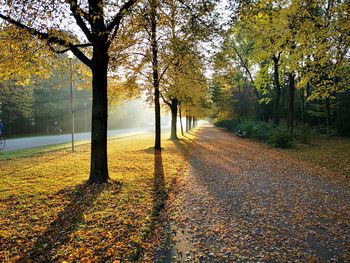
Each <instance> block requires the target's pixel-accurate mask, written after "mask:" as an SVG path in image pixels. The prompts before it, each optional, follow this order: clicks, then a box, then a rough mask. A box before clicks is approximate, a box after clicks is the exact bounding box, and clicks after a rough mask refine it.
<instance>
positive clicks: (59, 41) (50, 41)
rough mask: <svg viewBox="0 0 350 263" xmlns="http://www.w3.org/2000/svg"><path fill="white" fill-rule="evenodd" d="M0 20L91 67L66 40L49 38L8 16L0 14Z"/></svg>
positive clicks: (45, 34)
mask: <svg viewBox="0 0 350 263" xmlns="http://www.w3.org/2000/svg"><path fill="white" fill-rule="evenodd" d="M0 18H2V19H4V20H5V21H7V22H9V23H10V24H12V25H15V26H17V27H19V28H21V29H23V30H25V31H27V32H28V33H30V34H31V35H33V36H36V37H38V38H40V39H42V40H45V41H46V42H47V43H48V44H58V45H60V46H62V47H66V48H67V49H69V50H71V51H72V52H73V54H74V55H75V56H76V57H77V58H78V59H79V60H81V62H83V63H84V64H85V65H87V66H88V67H91V60H90V59H89V58H88V57H87V56H86V55H85V54H84V53H83V52H81V51H80V50H79V48H78V47H77V45H75V44H73V43H71V42H69V41H68V40H64V39H62V38H60V37H57V36H50V35H49V34H48V33H43V32H40V31H38V30H36V29H35V28H31V27H29V26H26V25H24V24H22V23H21V22H19V21H16V20H14V19H12V18H10V17H8V16H5V15H3V14H1V13H0Z"/></svg>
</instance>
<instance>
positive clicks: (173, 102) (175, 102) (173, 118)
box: [170, 99, 178, 140]
mask: <svg viewBox="0 0 350 263" xmlns="http://www.w3.org/2000/svg"><path fill="white" fill-rule="evenodd" d="M177 105H178V100H177V99H172V100H171V106H170V109H171V135H170V139H172V140H177V139H178V138H177Z"/></svg>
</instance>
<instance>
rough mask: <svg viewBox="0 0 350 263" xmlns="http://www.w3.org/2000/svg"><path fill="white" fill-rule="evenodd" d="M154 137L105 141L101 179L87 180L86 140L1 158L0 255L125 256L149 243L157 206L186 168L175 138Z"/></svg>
mask: <svg viewBox="0 0 350 263" xmlns="http://www.w3.org/2000/svg"><path fill="white" fill-rule="evenodd" d="M152 145H153V136H151V135H140V136H138V137H129V138H121V139H119V140H115V141H110V142H109V150H108V158H109V172H110V178H111V183H109V184H106V185H102V186H91V185H87V184H86V183H85V182H86V180H87V179H88V173H89V161H90V147H89V145H88V144H85V145H81V146H80V147H77V151H76V153H74V154H71V153H70V152H69V150H67V149H63V150H55V149H52V148H51V149H50V150H55V151H53V152H52V151H51V152H44V153H43V152H41V154H40V155H36V156H33V157H28V158H17V159H11V160H4V161H2V162H1V176H0V201H1V202H0V244H1V249H0V261H5V262H6V261H9V262H13V261H20V260H22V261H26V260H29V261H37V262H42V261H48V262H52V261H55V262H57V261H61V262H62V261H67V262H76V261H79V262H106V261H111V262H113V261H116V262H130V261H133V260H135V259H136V258H137V257H140V256H141V257H142V252H143V251H151V250H152V249H153V248H154V246H155V244H154V243H152V242H151V241H148V240H149V239H148V236H149V235H150V233H151V231H152V229H153V228H154V224H155V223H156V217H157V215H158V211H159V210H160V209H161V208H162V206H163V204H164V202H165V199H166V196H167V194H168V192H169V190H170V189H171V187H172V185H173V182H174V181H175V180H176V178H177V177H179V176H182V175H183V174H184V173H185V170H186V169H187V166H186V158H185V156H184V155H183V149H180V148H179V145H178V144H174V143H173V142H172V141H170V140H164V141H163V147H164V150H163V151H162V152H161V153H160V152H155V151H154V150H153V148H150V147H151V146H152ZM27 156H28V155H27ZM142 261H143V262H150V261H151V259H150V258H143V259H142Z"/></svg>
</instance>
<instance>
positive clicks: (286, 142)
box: [268, 127, 293, 148]
mask: <svg viewBox="0 0 350 263" xmlns="http://www.w3.org/2000/svg"><path fill="white" fill-rule="evenodd" d="M268 143H269V144H270V145H271V146H273V147H276V148H291V147H292V146H293V136H292V135H291V134H290V131H288V130H287V129H285V128H280V127H278V128H276V129H274V130H273V131H272V132H271V134H270V138H269V140H268Z"/></svg>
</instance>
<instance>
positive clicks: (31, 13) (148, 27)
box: [0, 0, 214, 183]
mask: <svg viewBox="0 0 350 263" xmlns="http://www.w3.org/2000/svg"><path fill="white" fill-rule="evenodd" d="M0 4H1V6H2V9H1V12H0V18H1V19H2V20H3V21H4V22H5V23H4V25H3V27H2V29H3V32H6V33H5V36H4V37H5V38H7V39H10V40H11V39H15V40H17V41H18V39H19V38H20V36H19V35H20V34H22V33H23V32H26V34H24V36H25V37H24V39H22V40H21V43H24V45H25V47H21V46H19V48H18V51H19V53H21V54H20V55H21V56H20V57H21V60H23V63H24V64H21V63H17V66H16V67H13V62H12V63H11V62H9V63H8V65H7V64H6V63H5V62H4V64H3V67H2V69H3V71H4V72H3V73H2V75H1V76H2V80H4V81H12V80H13V76H14V75H15V76H16V78H17V76H19V75H23V79H24V80H25V81H28V80H33V79H35V78H38V79H43V78H47V77H46V76H42V74H45V72H46V71H49V72H51V73H52V70H53V68H55V66H56V62H57V60H54V59H52V58H51V56H53V55H52V53H50V51H54V52H55V53H56V54H63V53H65V52H67V51H70V52H72V53H73V54H74V55H75V57H76V58H77V59H78V60H80V62H81V63H82V64H85V66H86V67H87V68H88V69H90V74H91V77H92V84H91V86H92V122H91V124H92V135H91V169H90V178H89V181H90V182H91V183H103V182H106V181H107V180H108V165H107V116H108V94H109V95H110V96H109V97H110V98H111V100H112V101H113V100H114V99H115V97H117V99H118V98H120V97H124V96H134V95H135V94H137V91H135V90H140V89H141V91H142V93H143V94H147V95H148V96H147V97H148V100H150V101H152V102H153V103H154V107H155V120H156V134H155V149H157V150H160V149H161V140H160V139H161V138H160V135H161V131H160V128H161V125H160V99H161V98H162V99H163V100H164V102H165V103H166V105H168V106H169V108H170V110H171V112H172V116H173V121H172V124H173V128H172V138H173V139H176V138H177V135H176V123H177V121H176V118H177V113H178V112H179V114H182V115H186V116H187V119H188V120H190V119H191V120H193V119H194V117H193V116H194V115H195V116H197V117H200V116H201V115H203V114H205V111H206V108H207V104H208V103H207V100H208V92H207V89H208V88H207V87H208V85H207V83H206V78H205V76H204V61H203V57H202V55H201V54H200V52H199V50H198V43H199V42H200V41H203V40H205V38H206V36H207V32H208V30H207V29H208V28H210V27H209V26H208V25H209V24H210V23H209V22H208V21H209V20H210V19H209V17H208V14H210V13H211V12H212V11H213V8H214V5H213V3H212V2H211V1H201V2H197V1H194V0H193V1H192V0H185V1H183V0H177V1H175V0H168V1H159V0H148V1H136V0H128V1H126V2H124V3H120V2H119V1H103V0H87V1H77V0H69V1H65V2H62V1H51V0H50V1H48V0H42V1H26V2H23V1H19V0H18V1H10V2H9V1H4V0H2V1H0ZM204 17H205V19H204ZM204 20H205V21H206V23H204V22H203V21H204ZM10 25H11V26H14V27H15V28H16V30H15V31H16V32H19V34H18V33H17V34H13V33H12V29H10V30H7V29H8V28H10ZM42 43H46V44H47V45H46V48H43V49H42V45H41V44H42ZM32 47H33V48H34V51H33V50H31V49H32ZM36 47H37V48H36ZM41 49H42V50H41ZM38 50H39V51H38ZM9 54H11V55H13V54H12V53H11V52H10V53H9ZM28 54H29V55H28ZM33 54H35V56H32V55H33ZM42 63H47V64H43V65H41V64H42ZM26 66H30V67H31V68H33V69H36V71H35V70H28V68H27V67H26ZM9 68H12V69H11V70H12V71H13V72H12V73H8V69H9ZM26 70H27V71H26ZM23 72H26V73H25V74H22V73H23ZM47 75H50V74H48V73H47ZM108 76H109V78H108ZM2 83H4V82H2ZM5 85H7V82H6V84H5ZM17 85H22V86H23V83H22V84H21V83H17ZM7 86H8V85H7ZM112 90H113V92H111V91H112ZM178 109H180V110H178ZM189 123H190V121H188V122H187V124H188V125H187V126H188V127H189Z"/></svg>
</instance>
